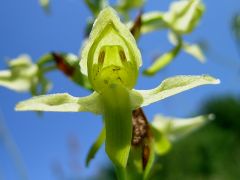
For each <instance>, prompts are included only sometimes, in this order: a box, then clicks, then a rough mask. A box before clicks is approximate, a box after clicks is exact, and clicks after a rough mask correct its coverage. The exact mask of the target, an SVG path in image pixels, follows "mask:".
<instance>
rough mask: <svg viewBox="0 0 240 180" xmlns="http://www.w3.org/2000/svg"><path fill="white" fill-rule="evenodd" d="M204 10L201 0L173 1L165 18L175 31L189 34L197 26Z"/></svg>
mask: <svg viewBox="0 0 240 180" xmlns="http://www.w3.org/2000/svg"><path fill="white" fill-rule="evenodd" d="M203 12H204V5H203V4H202V2H201V0H182V1H177V2H174V3H172V5H171V7H170V10H169V11H168V12H167V13H165V14H164V16H163V19H164V21H165V22H166V23H167V24H168V26H169V27H170V28H171V29H172V30H174V31H175V32H178V33H180V34H187V33H190V32H192V30H193V29H194V28H195V27H196V25H197V24H198V22H199V20H200V19H201V17H202V14H203Z"/></svg>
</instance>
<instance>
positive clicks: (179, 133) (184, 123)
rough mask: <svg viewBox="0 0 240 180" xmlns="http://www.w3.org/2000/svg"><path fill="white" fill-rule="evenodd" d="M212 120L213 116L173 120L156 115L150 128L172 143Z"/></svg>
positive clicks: (172, 118) (173, 118)
mask: <svg viewBox="0 0 240 180" xmlns="http://www.w3.org/2000/svg"><path fill="white" fill-rule="evenodd" d="M213 119H214V115H212V114H210V115H203V116H196V117H192V118H175V117H167V116H162V115H156V116H155V117H154V119H153V122H152V126H153V127H154V128H155V130H157V131H158V132H160V133H161V134H163V136H165V137H166V138H167V139H169V140H170V141H172V142H173V141H176V140H178V139H180V138H182V137H184V136H186V135H188V134H190V133H191V132H194V131H195V130H197V129H199V128H200V127H202V126H203V125H205V124H206V123H207V122H209V121H210V120H213Z"/></svg>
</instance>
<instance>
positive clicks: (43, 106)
mask: <svg viewBox="0 0 240 180" xmlns="http://www.w3.org/2000/svg"><path fill="white" fill-rule="evenodd" d="M141 65H142V60H141V53H140V51H139V49H138V47H137V44H136V41H135V39H134V37H133V36H132V35H131V33H130V31H129V29H128V28H127V26H125V25H124V24H123V23H121V21H120V19H119V18H118V16H117V14H116V12H115V11H114V10H113V9H112V8H111V7H107V8H105V9H104V10H102V11H101V12H100V14H99V15H98V18H97V19H96V21H95V23H94V25H93V28H92V31H91V33H90V37H89V39H88V40H87V42H86V44H85V46H84V47H83V49H82V55H81V61H80V67H81V71H82V73H83V74H85V75H87V76H88V79H89V81H90V83H91V86H92V87H93V90H94V92H93V93H92V94H91V95H89V96H86V97H73V96H71V95H69V94H67V93H60V94H52V95H42V96H37V97H33V98H31V99H29V100H26V101H22V102H20V103H18V104H17V106H16V110H18V111H56V112H80V111H88V112H92V113H95V114H101V115H102V116H103V119H104V126H105V133H106V144H105V149H106V152H107V154H108V156H109V158H110V159H111V161H112V162H113V163H114V165H115V166H116V167H117V168H119V169H124V168H126V166H127V162H128V157H129V152H130V148H131V139H132V111H133V110H135V109H137V108H139V107H143V106H147V105H150V104H152V103H154V102H157V101H160V100H162V99H164V98H167V97H169V96H172V95H175V94H177V93H180V92H182V91H185V90H188V89H191V88H194V87H197V86H200V85H205V84H218V83H219V80H218V79H215V78H213V77H211V76H208V75H202V76H176V77H172V78H168V79H166V80H164V81H163V82H162V83H161V84H160V85H159V86H158V87H156V88H154V89H151V90H135V89H133V88H134V86H135V84H136V81H137V77H138V73H139V67H140V66H141Z"/></svg>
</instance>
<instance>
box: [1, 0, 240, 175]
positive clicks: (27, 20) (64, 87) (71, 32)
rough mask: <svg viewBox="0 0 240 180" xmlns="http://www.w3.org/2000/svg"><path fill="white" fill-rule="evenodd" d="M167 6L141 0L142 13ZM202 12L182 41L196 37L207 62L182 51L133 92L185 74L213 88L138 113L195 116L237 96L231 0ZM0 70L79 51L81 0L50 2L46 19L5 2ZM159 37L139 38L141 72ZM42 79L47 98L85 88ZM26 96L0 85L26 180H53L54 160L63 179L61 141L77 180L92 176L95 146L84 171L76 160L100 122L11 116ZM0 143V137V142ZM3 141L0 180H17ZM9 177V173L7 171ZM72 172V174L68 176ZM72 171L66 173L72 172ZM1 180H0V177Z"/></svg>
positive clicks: (101, 158)
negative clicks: (73, 142)
mask: <svg viewBox="0 0 240 180" xmlns="http://www.w3.org/2000/svg"><path fill="white" fill-rule="evenodd" d="M170 2H172V1H163V0H162V1H153V0H149V1H148V2H147V4H146V8H145V11H150V10H167V8H168V5H169V3H170ZM205 4H206V13H205V14H204V17H203V19H202V21H201V23H200V25H199V27H198V28H197V29H196V31H195V32H194V33H193V34H191V35H190V36H186V37H185V38H186V40H187V41H189V42H196V41H199V40H204V41H206V42H207V43H208V45H209V47H210V51H209V53H208V58H207V63H205V64H203V65H202V64H200V63H199V62H198V61H197V60H195V59H194V58H192V57H191V56H189V55H186V54H185V53H181V54H180V56H179V57H178V58H177V59H176V60H174V62H173V63H172V64H171V65H170V66H168V67H167V68H166V69H164V70H163V71H162V72H160V73H158V74H157V75H156V76H154V77H152V78H149V77H143V76H140V78H139V80H138V84H137V88H139V89H147V88H152V87H155V86H157V85H158V84H159V83H160V82H161V81H162V80H163V79H164V78H166V77H170V76H174V75H179V74H185V75H199V74H211V75H213V76H215V77H218V78H220V79H221V84H220V85H218V86H203V87H199V88H196V89H193V90H190V91H188V92H184V93H182V94H179V95H176V96H174V97H171V98H168V99H166V100H163V101H161V102H158V103H156V104H153V105H151V106H148V107H146V108H145V111H146V114H147V117H148V118H149V119H152V118H153V116H154V115H155V114H157V113H163V114H166V115H170V116H180V117H188V116H191V115H193V114H198V109H199V108H200V107H201V104H202V103H203V102H205V101H206V99H208V98H211V97H213V96H216V95H221V94H234V95H238V94H239V91H240V86H239V80H240V75H239V72H240V71H239V70H240V58H239V56H238V52H237V50H236V47H235V44H234V40H233V36H232V33H231V29H230V22H231V18H232V16H233V14H235V13H236V12H238V11H240V2H239V1H238V0H222V1H218V2H217V1H205ZM0 9H1V10H0V69H5V68H6V60H7V59H9V58H14V57H16V56H18V55H20V54H23V53H27V54H29V55H30V56H31V57H32V58H33V60H36V59H37V58H39V57H40V56H41V55H43V54H44V53H46V52H49V51H64V52H72V53H75V54H79V52H80V47H81V43H82V40H83V37H84V27H85V24H86V20H87V17H88V16H89V15H90V12H89V11H88V10H87V8H86V7H85V5H84V4H83V1H81V0H63V1H57V0H53V3H52V13H51V14H50V15H46V14H45V13H44V12H43V11H42V9H41V8H40V7H39V4H38V2H37V0H36V1H32V0H25V1H17V0H5V1H2V2H1V7H0ZM166 33H167V32H165V31H164V32H154V33H151V34H148V35H146V36H144V37H142V38H141V39H140V41H139V48H140V49H141V52H142V56H143V62H144V66H143V68H144V67H147V66H148V65H150V63H151V61H152V59H153V57H154V56H156V55H157V54H158V53H159V52H164V51H166V50H167V49H169V47H170V45H169V44H168V42H167V38H166ZM48 78H49V79H50V80H51V81H52V82H53V83H54V87H53V89H52V90H51V91H50V93H56V92H68V93H70V94H71V95H74V96H85V95H87V94H89V92H88V91H86V90H84V89H81V88H79V87H78V86H77V85H75V84H73V83H72V82H71V81H69V80H68V79H67V78H66V77H65V76H64V75H63V74H62V73H60V72H53V73H50V74H48ZM29 97H30V95H29V94H27V93H22V94H19V93H15V92H13V91H10V90H8V89H5V88H0V111H1V114H2V116H3V117H4V121H5V124H6V126H7V128H8V130H9V132H10V133H11V137H12V138H13V139H14V141H15V143H16V145H17V146H18V149H19V151H20V153H21V155H22V159H23V161H24V164H25V167H26V169H27V173H28V176H29V179H34V180H38V179H39V180H40V179H41V180H42V179H45V180H47V179H54V178H55V176H54V175H53V172H52V170H51V167H52V164H53V163H54V162H56V161H57V162H59V163H60V164H61V165H62V166H63V169H64V172H65V173H66V175H71V174H72V173H71V172H72V170H71V169H70V166H71V162H72V160H71V159H72V158H73V157H72V156H73V154H70V153H69V147H68V144H69V143H68V141H69V138H71V137H75V138H76V139H77V141H78V142H79V153H78V154H77V155H74V157H77V162H78V163H79V166H80V170H79V172H78V173H79V174H80V175H81V177H82V179H86V177H87V176H89V175H92V174H94V173H96V172H97V171H98V170H99V168H100V167H102V166H103V165H105V164H106V162H107V157H106V155H105V154H104V150H103V148H102V149H101V151H100V153H99V154H97V156H96V158H95V159H94V161H92V163H91V165H90V167H89V168H85V167H84V160H85V159H84V158H85V156H86V154H87V151H88V149H89V147H90V146H91V143H92V142H93V141H94V140H95V138H96V137H97V135H98V133H99V132H100V130H101V125H102V123H101V117H100V116H95V115H92V114H90V113H44V114H43V115H42V116H39V115H37V114H36V113H34V112H15V111H14V106H15V104H16V103H17V102H19V101H21V100H24V99H26V98H29ZM0 140H1V139H0ZM3 142H4V141H3V140H2V141H0V175H1V174H2V175H3V177H4V178H5V179H18V175H17V172H16V170H15V166H14V164H13V161H12V159H11V156H10V154H9V152H8V151H7V149H6V147H5V145H4V143H3ZM15 172H16V173H15ZM75 173H76V172H75ZM73 174H74V173H73ZM0 178H1V176H0Z"/></svg>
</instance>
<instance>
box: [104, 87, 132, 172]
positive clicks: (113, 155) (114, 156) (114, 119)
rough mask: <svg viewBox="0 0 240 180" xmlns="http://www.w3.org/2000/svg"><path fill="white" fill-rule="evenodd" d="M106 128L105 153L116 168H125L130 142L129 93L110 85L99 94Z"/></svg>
mask: <svg viewBox="0 0 240 180" xmlns="http://www.w3.org/2000/svg"><path fill="white" fill-rule="evenodd" d="M100 97H101V100H102V102H103V104H104V115H103V117H104V122H105V127H106V152H107V154H108V157H109V158H110V159H111V161H112V162H113V163H114V165H115V166H116V168H118V169H119V168H120V169H122V168H125V167H126V165H127V161H128V156H129V152H130V147H131V140H132V110H131V103H130V98H129V92H128V90H127V89H126V88H124V87H121V86H119V85H112V86H110V87H109V88H107V89H105V91H103V93H102V94H101V96H100Z"/></svg>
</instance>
